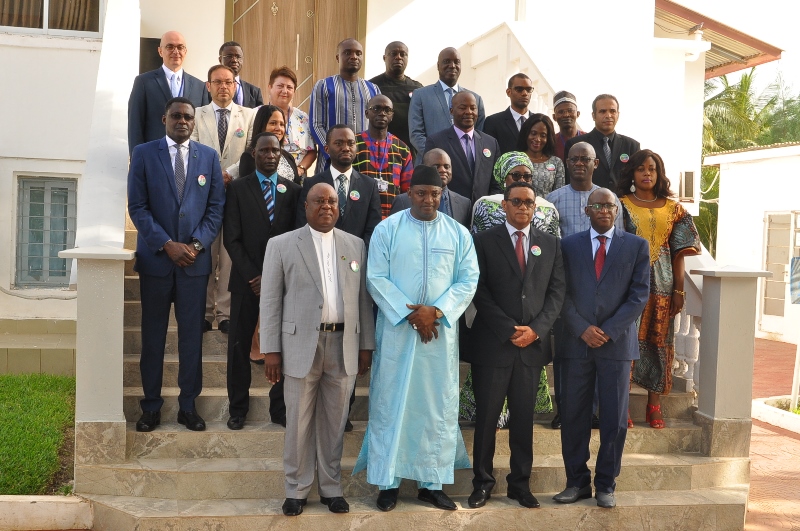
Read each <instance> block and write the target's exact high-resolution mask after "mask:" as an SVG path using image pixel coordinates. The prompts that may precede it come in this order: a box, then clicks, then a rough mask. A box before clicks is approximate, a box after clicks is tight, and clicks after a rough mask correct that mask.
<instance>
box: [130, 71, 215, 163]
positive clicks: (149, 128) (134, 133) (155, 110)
mask: <svg viewBox="0 0 800 531" xmlns="http://www.w3.org/2000/svg"><path fill="white" fill-rule="evenodd" d="M183 95H184V97H185V98H188V99H189V101H191V102H192V105H194V106H195V107H200V106H201V105H206V104H207V103H209V102H210V101H211V96H209V94H208V91H207V90H206V84H205V83H203V82H202V81H200V80H199V79H197V78H196V77H193V76H190V75H189V74H187V73H186V71H185V70H184V72H183ZM171 99H172V92H170V90H169V82H168V81H167V76H166V75H165V74H164V69H163V68H161V67H160V66H159V67H158V68H156V69H155V70H151V71H150V72H145V73H144V74H139V75H138V76H136V79H134V80H133V89H132V90H131V95H130V98H129V99H128V153H133V148H135V147H136V146H138V145H139V144H144V143H145V142H150V141H152V140H158V139H159V138H162V137H163V136H164V123H163V122H162V121H161V117H162V116H164V107H165V106H166V105H167V101H169V100H171Z"/></svg>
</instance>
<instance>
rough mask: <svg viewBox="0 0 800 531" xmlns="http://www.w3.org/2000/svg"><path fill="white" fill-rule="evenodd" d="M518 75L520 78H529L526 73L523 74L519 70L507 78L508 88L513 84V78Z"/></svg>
mask: <svg viewBox="0 0 800 531" xmlns="http://www.w3.org/2000/svg"><path fill="white" fill-rule="evenodd" d="M518 77H520V78H522V79H528V80H530V76H529V75H528V74H524V73H522V72H519V73H517V74H514V75H513V76H511V77H510V78H508V88H512V87H513V86H514V80H515V79H517V78H518Z"/></svg>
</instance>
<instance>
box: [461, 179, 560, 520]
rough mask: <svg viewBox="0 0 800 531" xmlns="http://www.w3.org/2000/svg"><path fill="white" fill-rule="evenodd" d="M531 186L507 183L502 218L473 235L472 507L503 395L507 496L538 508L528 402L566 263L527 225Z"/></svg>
mask: <svg viewBox="0 0 800 531" xmlns="http://www.w3.org/2000/svg"><path fill="white" fill-rule="evenodd" d="M535 201H536V192H535V191H534V189H533V186H531V185H530V184H528V183H525V182H515V183H512V184H511V185H509V186H508V188H506V191H505V193H504V200H503V203H502V206H503V210H505V212H506V222H505V223H504V224H503V225H497V226H495V227H492V228H491V229H488V230H485V231H482V232H479V233H477V234H476V235H475V236H474V240H475V252H476V253H477V255H478V266H479V267H480V270H481V276H480V279H479V280H478V290H477V291H476V292H475V297H474V298H473V299H472V302H473V303H474V304H475V309H476V310H477V315H476V316H475V320H474V321H473V323H472V328H471V329H469V333H468V338H467V342H466V343H467V345H468V348H467V350H466V352H465V355H464V356H463V359H464V361H468V362H470V363H471V364H472V383H473V387H474V389H475V409H476V420H475V446H474V450H473V470H474V472H475V477H474V478H473V480H472V485H473V487H474V490H473V492H472V494H471V495H470V497H469V500H468V504H469V506H470V507H473V508H474V507H483V505H484V504H485V503H486V500H488V499H489V498H490V496H491V492H492V488H493V487H494V485H495V478H494V476H493V475H492V470H493V458H494V449H495V434H496V432H497V429H496V428H497V418H498V416H500V412H501V410H502V409H503V400H504V399H505V398H506V396H507V397H508V409H509V411H510V412H511V415H510V421H509V426H508V428H509V446H510V448H511V473H510V474H509V475H508V477H507V480H508V497H509V498H511V499H512V500H517V501H518V502H519V504H520V505H522V506H523V507H528V508H535V507H539V502H538V500H537V499H536V497H535V496H534V495H533V494H531V489H530V478H531V467H532V465H533V413H534V411H533V406H534V404H535V402H536V390H537V388H538V385H539V377H540V376H541V373H542V367H544V366H545V365H547V364H548V363H549V362H550V358H551V355H550V328H552V326H553V323H554V322H555V320H556V317H558V313H559V312H560V311H561V305H562V304H563V302H564V293H565V291H566V287H565V285H564V268H563V264H562V262H561V246H560V245H559V241H558V238H556V237H555V236H552V235H550V234H547V233H545V232H542V231H539V230H538V229H535V228H534V227H533V226H532V225H531V221H533V212H534V210H535Z"/></svg>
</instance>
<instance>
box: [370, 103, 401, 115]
mask: <svg viewBox="0 0 800 531" xmlns="http://www.w3.org/2000/svg"><path fill="white" fill-rule="evenodd" d="M367 110H370V111H372V112H374V113H375V114H385V115H386V116H391V115H393V114H394V109H392V108H391V107H384V106H381V105H373V106H372V107H367Z"/></svg>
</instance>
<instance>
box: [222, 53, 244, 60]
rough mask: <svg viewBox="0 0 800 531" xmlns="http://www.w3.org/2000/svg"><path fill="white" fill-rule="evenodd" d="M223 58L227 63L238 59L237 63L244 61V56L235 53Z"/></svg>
mask: <svg viewBox="0 0 800 531" xmlns="http://www.w3.org/2000/svg"><path fill="white" fill-rule="evenodd" d="M222 58H223V59H225V60H226V61H230V60H232V59H236V60H237V61H241V60H242V59H244V55H239V54H234V53H227V54H225V55H223V56H222Z"/></svg>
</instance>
